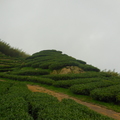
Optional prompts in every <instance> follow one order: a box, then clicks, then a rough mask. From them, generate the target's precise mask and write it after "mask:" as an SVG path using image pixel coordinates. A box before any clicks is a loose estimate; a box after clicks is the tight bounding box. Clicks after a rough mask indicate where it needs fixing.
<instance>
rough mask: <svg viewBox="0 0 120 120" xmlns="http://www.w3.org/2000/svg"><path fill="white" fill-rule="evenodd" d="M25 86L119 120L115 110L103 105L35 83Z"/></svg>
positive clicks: (119, 116)
mask: <svg viewBox="0 0 120 120" xmlns="http://www.w3.org/2000/svg"><path fill="white" fill-rule="evenodd" d="M27 87H28V89H29V90H31V91H33V92H42V93H48V94H50V95H53V96H54V97H57V98H58V100H59V101H61V100H62V99H63V98H69V99H73V100H75V101H76V102H77V103H80V104H83V105H85V106H87V107H89V108H90V109H92V110H94V111H96V112H98V113H100V114H103V115H106V116H109V117H111V118H114V119H116V120H120V113H117V112H115V111H112V110H108V109H106V108H103V107H100V106H97V105H93V104H91V103H87V102H83V101H81V100H79V99H76V98H74V97H70V96H68V95H66V94H63V93H57V92H54V91H51V90H48V89H46V88H43V87H40V86H37V85H27Z"/></svg>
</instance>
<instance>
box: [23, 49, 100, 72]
mask: <svg viewBox="0 0 120 120" xmlns="http://www.w3.org/2000/svg"><path fill="white" fill-rule="evenodd" d="M25 66H27V67H34V68H36V67H40V68H43V69H50V70H55V69H56V70H57V69H61V68H63V67H66V66H78V67H81V68H82V69H83V70H85V71H96V72H99V71H100V70H99V69H98V68H96V67H94V66H92V65H87V64H86V62H84V61H82V60H76V59H75V58H73V57H71V56H68V55H66V54H62V52H61V51H56V50H43V51H40V52H37V53H35V54H33V55H32V56H30V57H28V58H26V61H25V63H24V64H23V65H22V67H25Z"/></svg>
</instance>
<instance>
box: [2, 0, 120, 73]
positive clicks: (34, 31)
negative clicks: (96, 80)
mask: <svg viewBox="0 0 120 120" xmlns="http://www.w3.org/2000/svg"><path fill="white" fill-rule="evenodd" d="M0 39H1V40H4V41H6V42H7V43H9V44H10V45H11V46H13V47H15V48H19V49H22V50H23V51H25V52H27V53H29V54H33V53H35V52H39V51H41V50H47V49H56V50H60V51H63V53H65V54H68V55H69V56H72V57H74V58H77V59H80V60H84V61H86V62H87V63H88V64H91V65H93V66H96V67H98V68H100V69H101V70H104V69H107V70H114V69H115V71H116V72H119V73H120V0H0Z"/></svg>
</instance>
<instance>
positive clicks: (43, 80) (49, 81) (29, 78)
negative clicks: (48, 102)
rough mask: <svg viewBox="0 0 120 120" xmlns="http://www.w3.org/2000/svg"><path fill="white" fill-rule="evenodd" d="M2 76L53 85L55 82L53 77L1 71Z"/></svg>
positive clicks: (0, 75)
mask: <svg viewBox="0 0 120 120" xmlns="http://www.w3.org/2000/svg"><path fill="white" fill-rule="evenodd" d="M0 77H1V78H8V79H12V80H18V81H29V82H35V83H41V84H47V85H52V84H53V83H54V80H52V79H49V78H41V77H34V76H18V75H10V74H5V73H0Z"/></svg>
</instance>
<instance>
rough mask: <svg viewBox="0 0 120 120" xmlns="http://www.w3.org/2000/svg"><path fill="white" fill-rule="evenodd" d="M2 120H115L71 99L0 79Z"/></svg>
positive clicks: (0, 115) (0, 113) (0, 117)
mask: <svg viewBox="0 0 120 120" xmlns="http://www.w3.org/2000/svg"><path fill="white" fill-rule="evenodd" d="M0 120H113V119H112V118H108V117H106V116H103V115H100V114H98V113H96V112H94V111H92V110H90V109H88V108H87V107H85V106H83V105H81V104H78V103H76V102H74V101H73V100H71V99H63V100H62V101H61V102H59V101H58V100H57V98H55V97H53V96H50V95H48V94H45V93H32V92H30V91H29V90H28V89H27V87H26V85H25V84H22V83H21V84H20V83H15V82H3V81H0Z"/></svg>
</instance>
